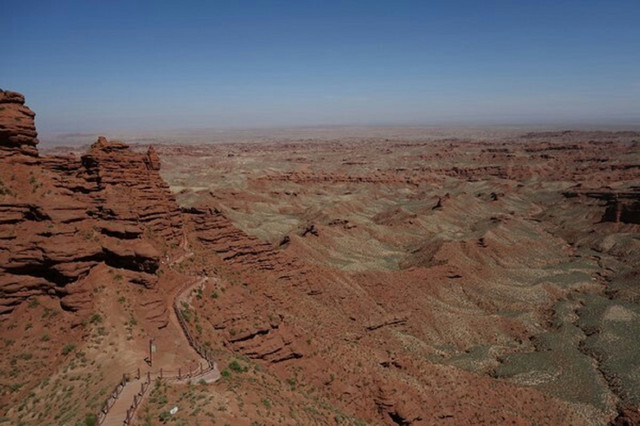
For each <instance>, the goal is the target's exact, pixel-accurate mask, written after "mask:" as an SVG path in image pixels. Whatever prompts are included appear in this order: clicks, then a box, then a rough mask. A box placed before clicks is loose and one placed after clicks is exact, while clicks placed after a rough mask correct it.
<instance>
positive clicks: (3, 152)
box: [0, 90, 38, 163]
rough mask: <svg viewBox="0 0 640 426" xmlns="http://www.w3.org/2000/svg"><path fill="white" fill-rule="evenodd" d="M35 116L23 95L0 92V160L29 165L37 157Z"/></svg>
mask: <svg viewBox="0 0 640 426" xmlns="http://www.w3.org/2000/svg"><path fill="white" fill-rule="evenodd" d="M35 115H36V114H35V113H34V112H33V111H31V110H30V109H29V107H26V106H25V105H24V96H23V95H21V94H20V93H16V92H9V91H4V90H0V142H1V143H0V158H2V159H3V160H5V159H6V157H11V158H12V159H13V160H14V161H19V162H26V163H29V162H33V158H34V157H37V156H38V150H37V148H36V145H37V144H38V138H37V136H38V133H37V132H36V126H35V123H34V117H35Z"/></svg>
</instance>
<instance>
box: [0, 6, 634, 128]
mask: <svg viewBox="0 0 640 426" xmlns="http://www.w3.org/2000/svg"><path fill="white" fill-rule="evenodd" d="M2 15H3V20H2V21H3V23H2V25H0V51H1V52H2V60H1V61H2V63H1V66H0V88H3V89H8V90H17V91H20V92H23V93H24V94H25V95H26V96H27V100H28V104H29V105H30V106H31V107H32V109H34V110H35V111H36V112H37V114H38V117H37V125H38V128H39V130H40V132H41V133H43V132H44V133H45V134H46V133H47V132H64V131H102V130H162V129H172V128H203V127H229V126H232V127H270V126H296V125H326V124H336V125H343V124H356V125H363V124H377V125H381V124H382V125H386V124H391V125H405V124H407V125H419V124H451V123H461V124H479V123H480V124H482V123H484V124H529V123H560V124H562V123H565V122H566V123H593V124H600V123H602V124H607V123H611V124H618V123H622V124H624V123H638V122H640V25H638V22H640V1H638V0H630V1H616V0H608V1H604V0H603V1H589V0H582V1H563V0H554V1H545V0H537V1H526V0H511V1H491V0H477V1H456V0H451V1H426V0H424V1H403V0H396V1H375V0H369V1H306V0H298V1H267V0H265V1H232V0H229V1H188V0H185V1H179V2H178V1H176V2H168V1H164V2H163V1H160V0H155V1H132V0H128V1H117V0H115V1H112V0H110V1H102V0H100V1H96V0H82V1H65V0H51V1H30V0H21V1H13V2H8V1H5V2H3V6H2Z"/></svg>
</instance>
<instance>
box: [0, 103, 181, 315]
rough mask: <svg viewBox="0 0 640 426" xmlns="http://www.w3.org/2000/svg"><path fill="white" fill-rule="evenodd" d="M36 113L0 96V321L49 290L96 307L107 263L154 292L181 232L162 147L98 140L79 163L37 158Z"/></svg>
mask: <svg viewBox="0 0 640 426" xmlns="http://www.w3.org/2000/svg"><path fill="white" fill-rule="evenodd" d="M34 116H35V114H34V113H33V112H31V110H30V109H29V108H27V107H26V106H24V97H23V96H22V95H20V94H17V93H14V92H4V91H0V165H1V167H0V315H2V314H6V313H9V312H11V311H12V310H13V309H14V308H15V307H16V306H17V305H19V304H20V303H22V302H24V301H25V300H27V299H28V298H29V297H31V296H34V295H43V294H47V295H50V296H52V297H56V298H59V299H60V303H61V305H62V307H63V308H65V309H67V310H72V311H78V310H83V309H84V308H89V307H90V306H91V304H92V299H91V296H90V291H91V290H92V288H93V286H94V284H93V283H92V280H91V279H90V273H91V270H92V269H93V268H94V267H95V266H97V265H99V264H102V263H104V264H107V265H109V266H111V267H114V268H120V269H121V270H122V271H121V272H122V275H123V276H124V278H125V279H127V280H129V281H130V282H132V283H135V284H141V285H144V286H145V287H153V286H155V285H156V283H157V276H156V275H155V273H156V272H157V270H158V268H159V266H160V261H161V257H162V253H161V250H162V248H163V247H166V246H168V245H177V244H178V242H179V236H180V235H181V232H182V231H181V220H180V211H179V209H178V206H177V204H176V202H175V200H174V198H173V197H172V195H171V194H170V192H169V189H168V186H167V184H166V183H165V182H164V181H163V180H162V178H161V177H160V175H159V173H158V170H159V168H160V164H159V160H158V156H157V155H156V154H155V151H153V149H152V148H150V149H149V152H148V153H147V154H139V153H135V152H133V151H131V150H130V149H129V147H128V146H127V145H126V144H123V143H120V142H109V141H107V140H106V139H105V138H102V137H101V138H99V139H98V141H97V142H96V143H94V144H93V145H92V146H91V148H90V150H89V152H88V153H87V154H86V155H84V156H82V158H80V159H77V158H75V157H73V156H68V157H40V156H39V155H38V151H37V148H36V144H37V143H38V140H37V139H36V136H37V133H36V131H35V125H34Z"/></svg>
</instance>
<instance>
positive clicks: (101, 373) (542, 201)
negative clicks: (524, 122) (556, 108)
mask: <svg viewBox="0 0 640 426" xmlns="http://www.w3.org/2000/svg"><path fill="white" fill-rule="evenodd" d="M24 102H25V101H24V98H23V97H22V96H21V95H19V94H17V93H14V92H4V91H0V164H1V166H2V167H0V338H1V340H0V347H1V348H2V350H3V355H4V356H2V357H1V358H0V424H12V425H13V424H16V425H48V424H54V425H57V424H60V425H84V424H88V425H91V424H100V423H101V424H122V423H123V420H124V418H125V417H124V416H125V414H126V415H127V416H129V417H130V419H131V424H137V425H146V424H150V425H156V424H164V423H166V424H176V425H198V424H199V425H208V424H220V425H225V424H229V425H275V424H290V425H308V424H340V425H363V424H373V425H394V424H398V425H421V424H429V425H430V424H451V425H458V424H517V425H529V424H534V425H541V424H544V425H558V424H571V425H606V424H618V425H633V424H639V423H640V355H639V354H640V341H639V340H638V336H639V335H640V268H639V266H638V265H640V133H637V132H631V131H553V132H509V133H508V134H507V133H504V132H498V133H496V134H495V135H494V134H491V133H487V134H485V135H483V136H482V137H477V138H474V137H473V135H469V134H465V135H464V136H461V137H457V138H453V137H442V135H441V134H424V135H423V136H422V137H416V136H415V134H414V133H412V136H411V137H405V136H403V134H402V133H401V132H400V133H399V134H398V135H396V136H389V135H388V134H387V135H384V136H376V135H375V134H373V135H372V134H371V133H369V134H367V136H362V137H358V136H357V135H353V134H349V135H348V136H345V137H340V136H339V135H336V136H335V137H334V136H333V133H332V134H331V137H323V138H313V137H307V138H286V139H285V138H278V137H277V136H274V137H273V138H271V139H268V140H266V139H260V140H255V141H243V142H237V141H235V142H233V143H225V142H224V141H221V142H217V143H215V144H207V143H204V142H198V143H191V144H186V145H183V144H172V143H170V142H167V141H163V140H160V142H161V143H156V144H154V147H151V148H150V147H148V146H147V145H141V144H133V145H131V146H128V145H127V144H126V143H122V142H116V141H108V140H107V139H105V138H100V139H98V140H97V141H94V140H87V141H85V144H86V147H83V148H82V149H79V148H78V147H73V148H64V147H56V148H55V149H54V148H50V149H49V150H48V152H47V155H44V154H43V153H42V152H39V151H38V146H37V144H38V140H37V133H36V129H35V125H34V113H33V112H32V111H31V110H30V109H28V108H27V107H26V106H25V105H24ZM487 135H489V136H487ZM124 142H126V141H124ZM69 152H72V153H71V154H69ZM150 339H154V340H153V345H154V349H155V351H152V352H151V354H150ZM149 356H151V357H152V360H150V359H148V358H149ZM161 369H162V373H161V372H160V370H161ZM123 375H124V379H123ZM160 375H162V376H163V377H162V378H161V377H160ZM185 375H188V376H190V377H189V378H187V379H185V378H184V376H185ZM145 377H147V378H148V382H145V381H144V378H145ZM120 383H122V384H123V385H124V386H123V387H122V386H119V384H120ZM144 383H149V386H148V387H147V388H145V387H144V386H145V385H144ZM134 386H135V388H134ZM141 386H142V389H144V391H143V390H141V391H140V393H139V398H138V397H137V396H136V397H135V404H134V405H135V407H134V409H133V410H128V408H129V407H130V406H132V405H131V404H132V396H129V395H128V394H127V391H128V390H129V391H130V390H131V389H134V390H135V391H137V389H138V388H140V387H141ZM114 389H116V390H118V389H121V390H120V391H121V392H122V393H121V394H119V396H118V397H117V398H115V397H114V398H113V399H112V398H111V396H112V395H114ZM122 389H124V390H122ZM120 391H118V392H120ZM132 393H135V392H132ZM110 401H111V402H110ZM114 401H115V402H114ZM105 407H106V408H105ZM121 407H124V410H123V411H119V410H120V409H121ZM173 408H177V410H172V411H170V410H171V409H173Z"/></svg>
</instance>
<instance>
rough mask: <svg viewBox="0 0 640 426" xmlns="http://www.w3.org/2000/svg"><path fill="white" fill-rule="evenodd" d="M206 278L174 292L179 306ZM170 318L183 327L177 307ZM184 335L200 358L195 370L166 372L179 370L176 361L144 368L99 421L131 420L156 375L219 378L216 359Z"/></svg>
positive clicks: (182, 379)
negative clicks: (199, 348) (172, 363)
mask: <svg viewBox="0 0 640 426" xmlns="http://www.w3.org/2000/svg"><path fill="white" fill-rule="evenodd" d="M207 280H208V277H203V278H201V279H199V280H197V281H195V282H194V283H193V284H191V285H189V286H187V287H186V288H184V289H181V290H179V291H178V293H177V294H176V295H175V296H174V300H175V301H176V302H177V303H176V306H179V304H180V303H182V302H186V303H189V301H190V294H191V292H192V291H193V289H194V288H196V287H198V286H201V285H202V284H204V283H205V282H206V281H207ZM170 321H171V322H172V323H173V324H174V325H175V326H176V328H178V329H180V330H183V331H184V329H183V327H182V326H181V324H180V319H179V318H178V315H177V312H176V310H175V309H171V311H170ZM182 335H183V336H184V337H185V339H186V340H187V344H188V345H189V347H190V348H191V349H192V350H193V352H194V353H195V354H196V355H197V356H198V357H199V358H200V363H199V364H200V365H199V368H195V367H194V369H193V371H192V370H189V371H180V373H179V377H176V376H167V373H166V371H167V370H171V371H172V373H171V374H174V373H173V370H176V369H178V368H179V367H180V366H177V365H162V366H158V365H156V366H154V367H155V368H160V370H159V371H156V372H151V371H148V372H141V378H134V379H133V380H131V381H129V382H128V383H127V384H126V386H125V387H124V389H123V390H122V392H121V393H120V396H119V397H118V398H117V399H116V400H115V402H114V404H113V406H112V407H111V409H110V410H109V412H108V413H107V414H106V416H105V417H104V418H103V419H102V421H101V422H100V423H99V424H100V425H126V424H131V423H132V421H133V419H135V411H136V408H137V407H139V406H140V405H142V403H143V402H144V401H145V399H146V397H147V396H148V395H149V393H150V390H149V387H152V386H153V383H155V380H156V379H157V378H167V379H168V380H170V381H171V382H172V383H188V382H189V381H192V380H197V381H201V380H204V381H205V382H206V383H214V382H215V381H217V380H218V379H219V378H220V371H219V370H218V366H217V364H216V363H215V362H213V365H210V363H209V361H208V360H207V359H205V358H203V357H202V356H201V355H200V354H199V353H198V351H197V350H196V349H195V348H194V347H193V346H192V344H191V341H190V339H189V338H187V336H186V335H185V334H184V332H183V333H182ZM162 370H164V371H165V373H164V374H163V373H161V371H162ZM145 383H146V384H148V385H149V386H145V387H143V384H145ZM128 419H131V420H128Z"/></svg>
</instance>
